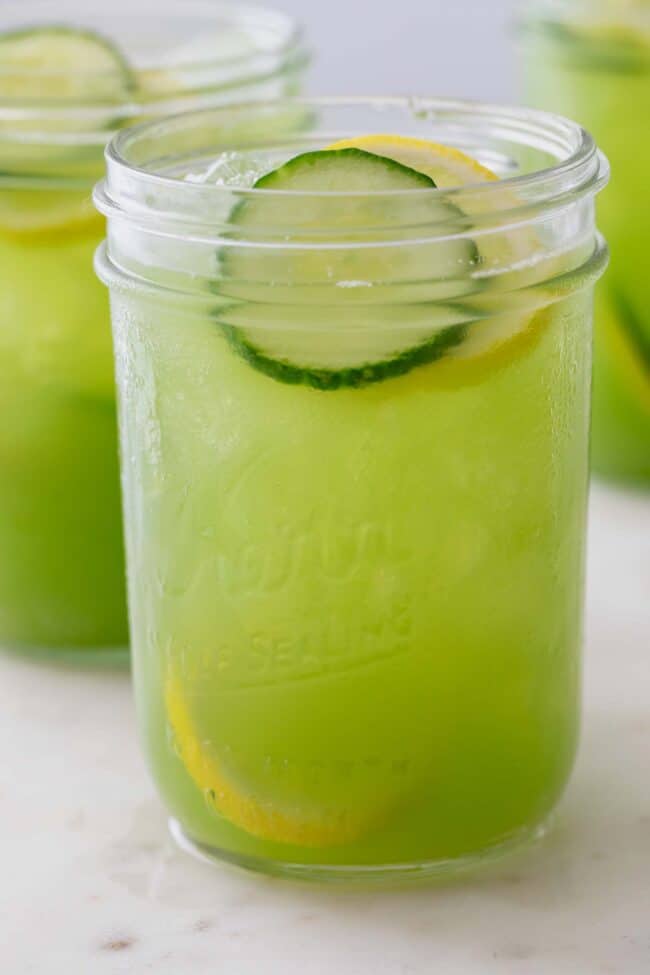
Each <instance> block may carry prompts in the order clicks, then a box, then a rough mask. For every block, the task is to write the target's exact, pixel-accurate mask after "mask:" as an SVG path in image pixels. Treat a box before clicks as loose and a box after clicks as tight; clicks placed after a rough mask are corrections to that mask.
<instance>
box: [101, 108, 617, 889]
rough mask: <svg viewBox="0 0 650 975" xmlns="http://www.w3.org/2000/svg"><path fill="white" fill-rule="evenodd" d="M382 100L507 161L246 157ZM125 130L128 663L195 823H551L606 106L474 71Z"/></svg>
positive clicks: (150, 744) (358, 866) (426, 129)
mask: <svg viewBox="0 0 650 975" xmlns="http://www.w3.org/2000/svg"><path fill="white" fill-rule="evenodd" d="M279 126H282V128H283V130H284V134H283V136H282V138H281V139H278V138H277V137H276V138H275V139H274V138H273V135H272V133H273V132H274V131H277V129H278V127H279ZM377 132H391V133H396V134H400V135H406V136H418V137H423V138H425V139H433V140H436V141H438V142H442V143H445V144H448V145H451V146H455V147H457V148H460V149H461V150H465V151H466V152H468V153H471V154H472V155H473V156H474V157H476V158H477V159H478V160H479V161H480V162H482V163H484V164H485V165H487V166H489V167H491V168H492V169H493V170H494V171H495V172H497V173H498V174H499V175H500V176H501V177H503V178H502V180H500V181H498V182H487V183H480V184H478V183H477V184H474V185H467V186H464V187H458V188H456V189H448V190H446V191H442V190H438V189H422V190H419V189H418V190H408V191H397V190H396V191H393V192H390V193H384V192H379V191H376V190H375V191H368V192H358V191H357V192H355V193H352V192H343V193H337V192H331V191H330V192H312V193H310V192H303V193H296V192H290V191H282V190H281V189H279V190H273V189H268V188H267V189H263V188H250V183H251V180H253V179H254V177H255V175H256V174H259V173H260V172H265V171H267V170H269V169H274V168H275V167H276V166H277V165H278V164H279V163H281V162H283V161H284V160H286V159H289V158H291V157H293V156H294V155H296V154H297V153H300V152H301V151H303V150H306V149H311V148H314V147H323V146H325V145H327V144H330V143H331V142H332V141H333V140H335V139H337V138H342V137H348V136H351V135H352V134H355V135H357V136H358V135H362V134H366V133H377ZM233 147H236V150H237V151H236V152H233V151H231V150H232V149H233ZM107 160H108V175H107V177H106V180H105V182H104V183H102V184H100V186H99V187H98V189H97V191H96V195H95V200H96V203H97V205H98V207H99V209H100V211H101V212H102V213H104V214H105V215H106V216H107V217H108V240H107V243H106V245H105V246H102V247H101V248H100V250H99V251H98V257H97V267H98V272H99V275H100V277H101V278H102V280H103V281H104V282H106V283H107V284H108V286H109V288H110V295H111V307H112V320H113V330H114V338H115V352H116V359H117V382H118V391H119V402H120V417H121V438H122V456H123V458H124V466H123V485H124V495H125V517H126V539H127V564H128V577H129V587H130V606H131V619H132V647H133V658H134V660H133V663H134V677H135V687H136V694H137V703H138V711H139V718H140V724H141V729H142V735H143V739H144V744H145V749H146V753H147V756H148V760H149V763H150V766H151V769H152V772H153V775H154V778H155V780H156V782H157V784H158V787H159V789H160V792H161V794H162V796H163V799H164V801H165V803H166V805H167V807H168V809H169V810H170V813H171V816H172V819H173V824H174V826H173V828H174V831H175V834H176V835H177V836H178V837H179V839H180V840H181V842H183V843H184V844H186V845H189V846H190V847H191V848H192V849H194V850H199V851H201V852H203V853H205V854H207V855H209V856H212V857H215V858H224V859H227V860H232V861H235V862H236V863H238V864H241V865H243V866H249V867H253V868H255V869H259V870H265V871H270V872H280V873H291V874H295V875H299V876H306V877H320V878H325V879H340V880H346V879H358V878H360V877H361V878H364V879H377V880H387V879H389V878H391V877H396V876H400V875H408V874H412V873H436V872H444V871H446V870H452V869H457V868H460V867H463V866H467V865H469V864H473V863H475V862H479V861H481V860H483V859H485V858H486V857H490V856H493V855H496V854H499V853H501V852H503V850H504V849H506V848H509V847H510V846H511V845H512V844H514V843H519V842H521V841H522V840H524V839H526V838H529V837H531V836H534V835H536V834H537V833H538V832H539V831H540V830H541V829H542V828H543V827H544V824H545V823H546V821H547V819H548V816H549V814H550V812H551V810H552V809H553V807H554V805H555V803H556V801H557V799H558V797H559V795H560V794H561V792H562V790H563V788H564V786H565V783H566V780H567V777H568V775H569V772H570V769H571V766H572V763H573V757H574V750H575V744H576V737H577V729H578V712H579V684H580V679H579V678H580V663H579V660H580V634H581V617H582V598H583V556H584V530H585V504H586V491H587V466H588V464H587V453H588V451H587V441H588V428H589V387H590V367H591V357H590V350H591V305H592V290H593V285H594V282H595V281H596V279H597V278H598V277H599V275H600V274H601V273H602V271H603V268H604V265H605V263H606V249H605V246H604V243H603V241H602V239H601V238H599V236H598V235H597V233H596V230H595V225H594V196H595V194H596V192H597V191H598V190H599V189H600V188H601V187H602V186H603V184H604V183H605V181H606V179H607V164H606V162H605V161H604V159H603V157H602V156H600V155H599V153H598V152H597V150H596V148H595V146H594V144H593V142H592V140H591V138H590V137H589V136H588V135H587V134H586V133H585V132H583V131H582V130H581V129H580V128H579V127H578V126H576V125H574V124H572V123H570V122H567V121H564V120H562V119H559V118H556V117H553V116H547V115H544V114H542V113H535V112H532V111H523V110H519V111H518V110H514V109H505V108H503V109H502V108H496V107H490V106H481V105H473V104H469V103H467V104H466V103H462V102H452V101H436V100H430V99H419V100H402V99H374V100H369V99H340V100H339V99H335V100H314V101H288V102H279V103H277V104H273V105H267V106H263V105H257V106H250V105H249V106H243V107H239V108H238V107H233V108H232V109H223V110H217V111H214V112H208V113H193V114H189V115H186V116H184V117H182V118H176V119H171V120H166V121H161V122H159V123H156V124H153V125H147V126H144V127H141V128H139V129H137V130H133V131H131V132H123V133H122V134H120V135H119V136H118V137H117V138H116V139H115V140H114V141H113V143H112V145H111V147H110V148H109V150H108V154H107ZM260 205H261V206H262V209H261V210H260ZM260 213H262V214H264V215H265V216H263V217H262V218H260ZM296 221H297V223H296ZM342 228H344V229H342Z"/></svg>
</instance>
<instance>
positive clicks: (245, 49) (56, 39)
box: [0, 0, 305, 653]
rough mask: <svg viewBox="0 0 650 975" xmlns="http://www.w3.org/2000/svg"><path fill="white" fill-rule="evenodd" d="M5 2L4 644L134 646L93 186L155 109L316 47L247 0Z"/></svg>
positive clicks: (263, 72)
mask: <svg viewBox="0 0 650 975" xmlns="http://www.w3.org/2000/svg"><path fill="white" fill-rule="evenodd" d="M51 17H52V6H51V4H50V3H47V2H38V0H20V2H18V0H11V2H9V3H6V4H4V5H3V13H2V20H3V26H4V28H5V30H4V32H3V33H1V34H0V266H1V267H2V275H3V279H2V288H0V377H1V382H0V410H1V411H2V415H3V417H4V422H3V424H2V431H0V645H11V646H14V647H20V648H33V649H45V650H48V651H49V650H54V649H55V648H56V650H57V651H58V652H64V651H74V652H75V653H76V652H77V651H82V650H90V649H94V650H106V651H109V650H110V651H112V650H113V649H114V648H124V647H125V646H126V644H127V619H126V603H125V591H124V590H125V586H124V565H123V552H122V525H121V516H120V498H119V476H118V461H117V434H116V418H115V394H114V380H113V357H112V352H111V347H110V324H109V314H108V303H107V300H106V295H105V291H104V289H103V288H102V287H101V286H100V284H99V282H98V281H97V279H96V277H95V275H94V273H93V267H92V256H93V253H94V251H95V249H96V247H97V244H98V243H99V241H100V240H101V239H102V237H103V236H104V233H105V229H104V221H103V219H102V218H101V217H100V216H99V215H98V214H97V213H96V211H95V210H94V209H93V206H92V202H91V190H92V186H93V184H94V183H95V182H96V180H97V179H98V178H99V176H100V174H101V172H102V171H103V151H104V147H105V145H106V142H107V140H108V139H109V138H110V136H111V134H112V133H113V132H114V131H115V130H116V129H117V128H119V127H121V126H128V125H130V124H132V123H133V122H135V121H136V120H138V119H141V118H143V117H146V116H159V115H160V114H168V113H169V112H171V111H180V110H181V109H183V108H190V107H194V108H196V107H198V106H206V107H207V106H211V105H215V104H219V103H223V102H224V101H228V100H232V99H233V98H240V99H241V98H243V97H250V98H255V99H258V98H265V97H273V96H279V95H283V94H288V93H292V92H294V91H295V88H296V86H297V85H298V83H299V80H300V76H301V73H302V70H303V67H304V63H305V54H304V48H303V44H302V39H301V35H300V33H299V31H298V30H297V28H296V26H295V25H294V24H293V22H292V21H291V20H290V19H289V18H287V17H285V16H284V15H282V14H276V13H272V12H269V11H264V10H261V9H258V8H254V7H248V6H246V5H241V4H232V5H228V4H220V3H211V2H210V3H208V2H194V0H192V2H189V3H184V4H182V5H180V4H177V3H173V2H163V3H161V4H158V5H157V6H156V12H155V16H154V14H153V12H152V10H151V8H150V7H149V5H147V4H145V3H142V2H140V0H133V2H128V3H127V2H126V0H118V2H115V3H112V4H110V5H109V6H108V7H106V9H102V11H101V12H99V11H98V12H96V13H95V14H93V13H90V12H88V11H87V10H86V6H85V5H84V4H82V3H80V2H78V0H77V2H74V0H61V2H58V3H57V4H56V19H57V25H58V24H59V23H61V24H64V25H69V26H54V27H52V26H48V22H49V21H50V20H51Z"/></svg>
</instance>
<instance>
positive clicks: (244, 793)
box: [165, 672, 374, 847]
mask: <svg viewBox="0 0 650 975" xmlns="http://www.w3.org/2000/svg"><path fill="white" fill-rule="evenodd" d="M165 707H166V712H167V720H168V722H169V725H170V728H171V730H172V734H173V740H174V744H175V748H176V751H177V753H178V755H179V757H180V759H181V761H182V762H183V765H184V766H185V769H186V771H187V773H188V775H189V776H190V778H191V779H192V780H193V782H194V783H195V785H196V786H198V788H199V789H200V790H201V792H202V793H203V795H204V797H205V798H206V800H207V802H208V803H209V804H210V805H212V806H213V807H214V809H215V811H216V812H218V813H219V814H220V815H221V816H224V817H225V818H226V819H227V820H228V821H229V822H231V823H232V824H233V825H234V826H237V827H238V828H239V829H242V830H244V832H246V833H248V834H249V835H250V836H255V837H257V838H258V839H263V840H270V841H272V842H274V843H287V844H291V845H295V846H302V847H328V846H338V845H341V844H344V843H348V842H352V841H353V840H355V839H357V838H358V836H359V835H361V834H362V833H363V832H365V831H366V830H367V829H368V827H369V826H370V825H371V824H372V820H373V818H374V817H371V816H370V815H369V814H368V815H365V816H364V815H363V814H358V815H356V816H355V815H354V814H353V813H351V812H350V811H349V809H345V810H344V809H333V808H330V809H322V810H310V811H307V810H305V808H304V807H303V806H301V808H300V809H297V808H293V809H291V808H283V807H282V806H280V805H279V804H275V803H273V802H272V801H271V800H269V799H262V798H261V797H260V795H259V790H256V792H253V791H252V790H250V789H249V788H246V787H244V786H242V785H240V784H238V783H235V781H234V776H233V775H232V773H230V772H229V771H228V770H227V769H226V767H225V765H224V763H222V762H221V761H220V759H219V758H218V757H217V756H216V755H215V754H214V753H213V752H212V751H211V748H213V747H214V746H212V745H211V744H210V743H209V742H206V741H205V740H204V738H203V736H201V735H200V734H199V733H198V732H197V728H196V724H195V721H194V719H193V717H192V715H191V714H190V710H189V708H188V704H187V700H186V696H185V694H184V690H183V682H182V680H181V679H179V678H178V677H177V676H175V675H174V674H173V673H171V672H170V673H169V674H168V677H167V681H166V685H165Z"/></svg>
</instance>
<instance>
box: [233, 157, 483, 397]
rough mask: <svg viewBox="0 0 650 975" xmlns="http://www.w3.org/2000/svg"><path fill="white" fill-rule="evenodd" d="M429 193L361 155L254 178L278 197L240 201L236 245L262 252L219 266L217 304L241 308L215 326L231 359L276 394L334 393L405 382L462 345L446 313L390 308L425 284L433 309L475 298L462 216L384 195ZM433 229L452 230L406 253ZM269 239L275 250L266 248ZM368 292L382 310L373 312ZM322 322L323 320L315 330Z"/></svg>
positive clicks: (390, 166) (415, 198)
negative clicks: (272, 385) (241, 361)
mask: <svg viewBox="0 0 650 975" xmlns="http://www.w3.org/2000/svg"><path fill="white" fill-rule="evenodd" d="M435 187H436V184H435V182H434V181H433V179H432V178H431V177H430V176H427V175H425V174H423V173H420V172H417V171H416V170H414V169H411V168H410V167H408V166H405V165H403V164H402V163H399V162H397V161H395V160H393V159H389V158H386V157H384V156H379V155H375V154H374V153H370V152H366V151H365V150H362V149H357V148H343V149H334V150H321V151H315V152H308V153H305V154H303V155H300V156H297V157H295V158H294V159H291V160H290V161H289V162H287V163H285V164H284V165H283V166H281V167H280V168H279V169H277V170H275V171H273V172H271V173H269V174H267V175H265V176H263V177H261V179H259V180H258V181H257V183H256V184H255V189H258V190H274V191H276V192H274V193H260V194H259V195H256V196H253V197H250V198H248V199H246V200H244V201H243V202H241V203H239V204H238V205H237V206H236V208H235V210H234V211H233V213H232V215H231V225H232V226H233V228H234V234H233V236H235V237H238V236H240V235H243V236H245V237H246V239H247V240H251V239H252V240H255V239H257V240H259V241H260V246H259V247H255V246H252V245H250V244H247V246H246V247H245V248H243V247H242V248H237V247H236V245H235V246H232V247H229V248H227V249H224V251H223V252H222V254H221V255H220V260H221V271H222V279H221V281H220V286H219V293H220V294H221V295H223V296H227V297H231V298H232V297H236V298H239V299H241V301H242V303H241V304H240V305H239V306H230V307H229V308H228V309H227V310H226V311H225V312H224V313H223V314H221V315H220V318H219V320H220V321H221V323H222V326H223V327H224V330H225V333H226V335H227V337H228V340H229V341H230V343H231V344H232V346H233V348H235V349H236V351H237V352H238V353H239V354H240V355H242V356H243V357H244V358H245V359H246V360H247V361H248V362H249V363H250V364H251V365H252V366H254V367H255V368H256V369H258V370H260V371H261V372H264V373H266V374H267V375H269V376H273V377H274V378H275V379H278V380H281V381H282V382H285V383H298V384H304V385H308V386H312V387H314V388H316V389H321V390H334V389H340V388H342V387H359V386H364V385H367V384H369V383H373V382H379V381H381V380H383V379H387V378H389V377H391V376H398V375H402V374H404V373H406V372H408V371H410V370H411V369H413V368H414V367H415V366H418V365H421V364H423V363H425V362H431V361H433V360H434V359H436V358H438V357H439V356H441V355H442V354H443V353H444V352H445V351H446V350H447V349H448V348H450V347H451V346H453V345H456V344H458V343H459V342H461V341H462V338H463V335H464V332H465V326H464V324H460V323H459V319H461V318H462V315H460V314H459V313H458V312H453V311H452V312H451V320H450V308H449V307H448V306H446V307H444V308H440V307H439V306H437V305H436V304H435V303H433V302H432V303H431V304H428V305H420V304H412V305H405V306H404V307H401V306H398V305H397V306H396V305H395V304H393V305H392V306H391V305H390V301H391V297H390V295H391V290H392V289H393V288H394V289H399V293H400V294H401V297H402V300H403V298H404V289H405V288H406V289H408V288H412V289H413V294H414V295H415V293H416V291H417V289H418V288H419V287H420V286H421V285H422V284H423V283H426V284H428V285H430V284H431V283H432V282H435V283H438V284H441V283H442V284H443V285H444V288H445V289H446V290H443V291H440V292H438V294H437V295H436V297H437V298H438V299H440V298H443V297H445V296H449V295H453V296H455V297H457V296H459V295H462V294H464V293H466V292H467V291H468V290H469V289H470V287H471V277H470V275H471V271H472V269H473V267H475V266H476V264H477V263H478V253H477V249H476V246H475V245H474V243H473V242H472V241H468V240H467V239H466V238H462V237H457V236H454V233H458V231H459V230H461V229H462V227H463V214H462V213H461V212H460V211H459V210H458V209H457V208H456V207H455V206H453V205H452V204H451V203H449V201H448V200H447V199H445V198H444V197H442V196H438V194H436V193H424V194H423V193H412V192H400V193H396V194H395V195H393V196H386V195H384V194H386V193H391V192H392V191H413V190H434V189H435ZM283 191H291V194H296V193H298V194H300V193H304V194H305V195H304V196H295V195H288V194H287V193H286V192H283ZM341 193H345V194H349V195H348V196H346V197H345V198H343V197H341V196H340V195H339V194H341ZM373 193H374V194H375V195H374V196H373ZM332 194H337V195H336V196H334V195H332ZM355 194H356V195H355ZM440 223H444V224H445V225H446V227H448V228H449V230H448V233H449V236H448V237H446V238H445V239H444V240H433V241H431V242H429V243H427V242H426V241H425V242H421V241H420V242H418V243H416V244H414V243H412V241H413V240H414V239H415V240H418V239H419V238H420V237H422V236H426V233H427V229H426V228H427V226H430V225H432V224H440ZM369 228H370V229H369ZM373 228H374V229H373ZM270 230H273V232H275V233H276V235H277V236H276V237H275V238H274V239H272V241H273V244H274V247H273V248H265V247H264V244H265V242H268V240H269V238H268V236H266V237H265V235H268V234H269V231H270ZM382 238H383V240H384V241H386V239H388V241H389V243H382V242H381V241H382ZM283 240H284V241H287V245H286V246H283V243H282V242H283ZM402 240H403V241H404V243H400V241H402ZM362 244H370V245H371V246H360V245H362ZM336 285H338V286H339V287H335V286H336ZM323 286H325V292H326V293H327V294H328V298H327V299H326V300H327V304H328V305H329V306H330V307H329V308H327V309H325V308H324V307H323V304H322V303H320V302H321V301H322V299H323V298H324V289H323ZM373 288H375V289H379V290H380V291H381V292H382V294H383V295H385V301H386V303H387V304H386V305H381V304H376V303H373V299H372V298H371V297H370V293H371V291H372V289H373ZM310 293H311V294H312V295H313V300H312V304H311V305H309V295H310ZM394 301H397V298H396V297H395V296H394ZM306 306H308V307H306ZM319 308H320V311H318V309H319ZM319 314H320V315H321V316H323V314H327V316H328V317H327V319H326V320H325V321H321V322H320V325H319V324H318V322H317V319H318V316H319ZM274 323H277V325H276V324H274Z"/></svg>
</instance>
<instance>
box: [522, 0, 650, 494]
mask: <svg viewBox="0 0 650 975" xmlns="http://www.w3.org/2000/svg"><path fill="white" fill-rule="evenodd" d="M520 33H521V51H522V62H523V68H524V86H525V93H526V96H527V99H528V100H529V101H530V102H531V104H533V105H536V106H538V107H540V108H546V109H549V110H551V111H557V112H562V113H563V114H566V115H570V116H571V117H572V118H575V119H577V120H578V121H579V122H581V123H582V124H583V125H584V126H585V127H586V128H588V129H589V130H590V131H591V132H593V134H594V136H595V138H596V139H597V140H598V142H599V144H600V145H602V146H603V148H604V150H605V152H606V153H607V155H608V156H609V159H610V161H611V164H612V173H613V176H612V182H611V186H610V187H609V189H608V191H607V193H605V194H604V195H603V198H602V200H601V201H600V203H599V214H600V220H601V222H602V226H603V230H604V232H605V234H606V235H607V239H608V241H609V244H610V247H611V251H612V266H611V270H610V272H609V274H608V275H607V278H606V279H605V282H604V283H603V284H602V285H601V286H600V287H599V288H597V290H596V315H595V356H594V403H593V413H594V429H593V451H592V453H593V466H594V469H595V470H596V472H597V473H598V474H601V475H603V476H604V477H607V478H610V479H613V480H617V481H624V482H629V483H632V484H637V485H639V486H641V487H646V488H648V487H650V277H649V275H648V273H647V268H648V257H647V248H646V241H645V227H646V225H647V223H648V220H649V219H650V184H649V182H648V178H647V173H646V157H647V154H648V149H650V127H649V125H648V119H650V4H648V3H647V0H627V2H624V3H622V2H620V0H589V2H586V0H554V2H551V0H537V2H534V3H529V4H528V5H527V6H526V7H525V13H524V14H522V22H521V31H520Z"/></svg>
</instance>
